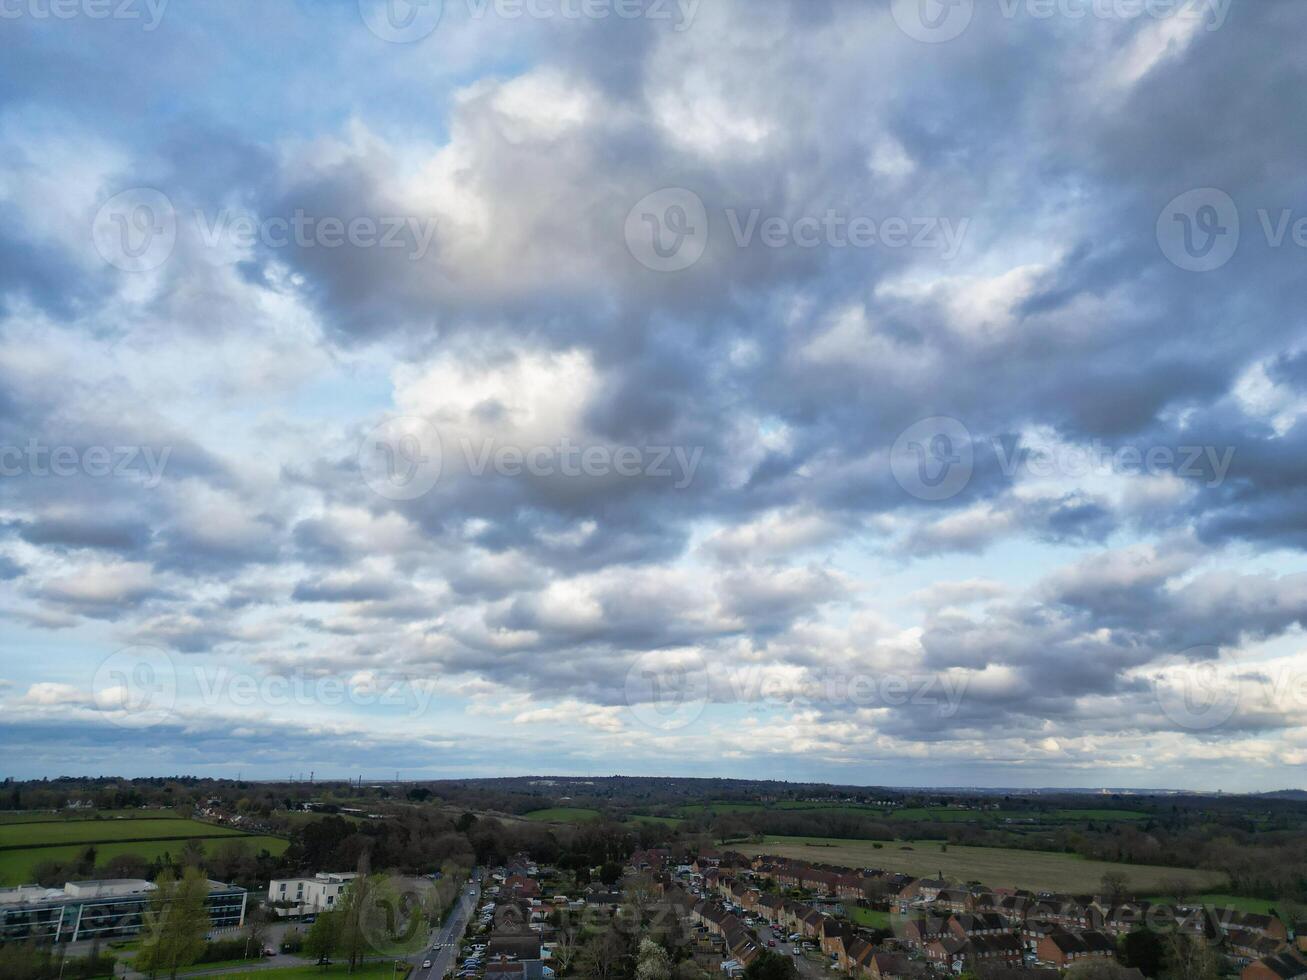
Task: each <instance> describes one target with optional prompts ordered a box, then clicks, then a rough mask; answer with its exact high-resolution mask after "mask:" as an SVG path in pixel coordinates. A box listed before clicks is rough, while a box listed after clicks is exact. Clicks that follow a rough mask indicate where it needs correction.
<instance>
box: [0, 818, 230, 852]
mask: <svg viewBox="0 0 1307 980" xmlns="http://www.w3.org/2000/svg"><path fill="white" fill-rule="evenodd" d="M242 834H243V832H242V831H240V830H237V829H235V828H234V827H219V826H216V825H214V824H211V823H201V822H200V821H198V820H186V819H184V818H181V817H157V818H141V817H134V818H130V819H126V820H47V821H43V822H40V823H8V824H3V825H0V848H5V847H35V846H37V845H40V844H78V843H86V842H89V841H128V840H163V839H165V838H174V839H176V840H187V839H188V838H191V837H239V836H242Z"/></svg>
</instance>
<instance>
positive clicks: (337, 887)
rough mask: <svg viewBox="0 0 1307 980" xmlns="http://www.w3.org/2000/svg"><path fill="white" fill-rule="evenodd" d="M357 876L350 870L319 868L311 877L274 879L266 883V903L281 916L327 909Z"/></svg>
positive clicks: (335, 903) (333, 904) (330, 908)
mask: <svg viewBox="0 0 1307 980" xmlns="http://www.w3.org/2000/svg"><path fill="white" fill-rule="evenodd" d="M357 877H358V875H357V874H355V873H354V872H353V871H345V872H339V873H335V874H333V873H329V872H325V871H320V872H318V873H317V874H316V875H314V876H313V877H312V878H273V879H272V881H270V882H268V903H269V904H270V905H271V906H272V907H273V908H274V909H276V911H277V914H278V915H280V916H287V915H312V914H313V913H315V912H330V911H331V910H332V909H334V908H336V906H338V905H340V902H341V896H342V895H344V894H345V889H346V888H348V887H349V883H350V882H351V881H353V880H354V879H355V878H357Z"/></svg>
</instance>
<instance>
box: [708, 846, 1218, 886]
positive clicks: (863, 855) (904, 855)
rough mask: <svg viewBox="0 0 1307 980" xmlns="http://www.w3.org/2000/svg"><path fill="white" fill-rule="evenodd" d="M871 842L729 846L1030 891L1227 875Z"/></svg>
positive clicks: (1207, 880) (1200, 881)
mask: <svg viewBox="0 0 1307 980" xmlns="http://www.w3.org/2000/svg"><path fill="white" fill-rule="evenodd" d="M872 843H873V842H872V841H864V840H837V839H835V838H824V837H768V838H766V842H765V843H762V844H752V843H750V844H744V843H741V844H732V845H731V847H732V848H733V849H734V850H738V851H741V852H743V853H745V854H779V855H781V856H782V857H791V858H796V859H799V860H804V861H820V862H824V863H827V864H842V865H846V866H848V867H854V868H884V869H885V870H887V871H902V872H904V873H906V874H911V875H917V876H918V877H926V876H932V877H933V876H934V875H936V874H938V873H940V872H941V871H942V872H943V873H944V877H945V878H949V879H953V880H956V881H979V882H982V883H984V884H985V885H988V886H989V887H991V888H1001V887H1010V888H1027V889H1030V890H1031V891H1037V892H1038V891H1058V892H1073V893H1081V892H1094V891H1097V890H1098V889H1099V887H1100V882H1101V881H1102V878H1103V875H1104V874H1106V873H1107V872H1109V871H1119V872H1121V873H1122V874H1124V875H1125V876H1126V877H1127V878H1128V879H1129V882H1130V884H1129V888H1130V890H1131V891H1132V892H1135V893H1137V894H1140V895H1148V894H1156V893H1157V892H1158V890H1159V888H1158V886H1159V884H1160V882H1162V881H1165V880H1168V879H1170V880H1174V879H1177V878H1182V879H1184V880H1185V881H1188V882H1189V883H1190V884H1191V885H1192V886H1194V888H1195V890H1199V891H1201V890H1205V889H1212V890H1216V889H1219V888H1221V887H1222V886H1224V884H1225V876H1224V875H1222V874H1220V873H1219V872H1216V871H1193V870H1188V869H1184V868H1161V867H1155V866H1153V865H1147V864H1114V863H1112V862H1109V861H1087V860H1085V859H1084V858H1081V857H1077V856H1076V855H1074V854H1054V853H1050V852H1046V851H1019V850H1012V849H1008V848H999V847H958V846H956V845H953V844H950V845H949V848H948V850H947V851H941V850H940V842H939V841H920V842H913V843H907V842H903V841H889V842H886V843H885V844H884V845H883V846H882V847H881V848H879V849H877V848H875V847H873V846H872Z"/></svg>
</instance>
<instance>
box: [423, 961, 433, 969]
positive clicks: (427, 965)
mask: <svg viewBox="0 0 1307 980" xmlns="http://www.w3.org/2000/svg"><path fill="white" fill-rule="evenodd" d="M422 969H424V970H430V969H431V961H430V960H423V961H422Z"/></svg>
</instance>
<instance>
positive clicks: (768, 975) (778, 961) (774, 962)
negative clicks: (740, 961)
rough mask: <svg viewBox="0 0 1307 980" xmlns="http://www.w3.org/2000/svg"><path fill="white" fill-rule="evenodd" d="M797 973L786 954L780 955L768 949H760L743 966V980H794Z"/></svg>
mask: <svg viewBox="0 0 1307 980" xmlns="http://www.w3.org/2000/svg"><path fill="white" fill-rule="evenodd" d="M798 975H799V971H798V970H797V969H795V967H794V963H793V962H792V961H791V960H790V958H789V957H788V956H781V955H780V954H779V953H773V952H772V951H771V950H769V949H764V950H762V952H760V953H759V954H758V956H757V958H755V959H754V961H753V962H752V963H750V964H749V965H748V966H746V967H745V968H744V980H796V978H797V977H798Z"/></svg>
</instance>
